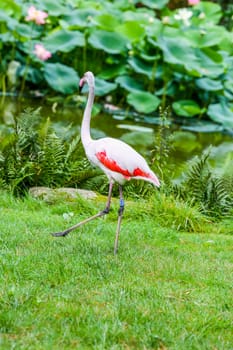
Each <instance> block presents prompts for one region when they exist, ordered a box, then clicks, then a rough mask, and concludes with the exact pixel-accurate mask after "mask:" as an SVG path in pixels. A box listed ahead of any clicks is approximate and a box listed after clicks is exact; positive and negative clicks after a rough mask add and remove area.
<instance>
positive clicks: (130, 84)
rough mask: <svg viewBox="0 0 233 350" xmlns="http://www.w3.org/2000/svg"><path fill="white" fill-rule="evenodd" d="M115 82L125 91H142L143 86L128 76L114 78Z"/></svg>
mask: <svg viewBox="0 0 233 350" xmlns="http://www.w3.org/2000/svg"><path fill="white" fill-rule="evenodd" d="M115 81H116V83H118V84H119V85H120V86H121V87H122V88H123V89H125V90H127V91H131V92H133V91H142V90H143V85H142V84H141V83H139V82H138V81H137V80H135V79H134V78H132V77H130V76H128V75H122V76H120V77H118V78H116V80H115Z"/></svg>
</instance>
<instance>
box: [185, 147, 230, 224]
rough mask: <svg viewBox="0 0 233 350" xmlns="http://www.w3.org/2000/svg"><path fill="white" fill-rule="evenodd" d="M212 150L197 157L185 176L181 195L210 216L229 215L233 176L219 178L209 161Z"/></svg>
mask: <svg viewBox="0 0 233 350" xmlns="http://www.w3.org/2000/svg"><path fill="white" fill-rule="evenodd" d="M209 155H210V148H209V149H207V150H206V151H204V152H203V154H202V155H201V156H200V157H196V158H195V159H194V160H193V161H192V162H191V164H190V167H189V169H188V171H187V172H186V173H185V175H184V180H183V182H182V183H181V185H180V187H179V186H178V192H179V195H181V196H182V197H183V198H185V199H186V200H189V201H190V202H191V203H192V204H195V205H198V206H199V207H200V210H201V211H202V212H204V213H205V214H208V215H210V216H217V217H219V216H222V215H227V214H228V213H229V212H230V211H231V210H232V206H233V196H232V194H233V175H229V174H228V175H224V174H223V175H221V176H217V175H216V174H215V173H214V171H213V170H212V169H211V167H210V165H209V163H208V159H209Z"/></svg>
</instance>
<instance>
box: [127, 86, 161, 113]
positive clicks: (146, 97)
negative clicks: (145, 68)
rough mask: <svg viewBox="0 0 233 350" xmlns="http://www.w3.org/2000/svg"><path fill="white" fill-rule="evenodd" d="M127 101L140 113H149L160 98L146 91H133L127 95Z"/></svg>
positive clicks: (158, 102) (156, 105) (153, 109)
mask: <svg viewBox="0 0 233 350" xmlns="http://www.w3.org/2000/svg"><path fill="white" fill-rule="evenodd" d="M127 102H128V103H129V104H130V105H131V106H133V107H134V109H135V110H136V111H138V112H141V113H151V112H153V111H155V110H156V109H157V107H158V106H159V104H160V99H159V98H158V97H157V96H155V95H153V94H151V93H150V92H146V91H134V92H131V93H129V95H128V96H127Z"/></svg>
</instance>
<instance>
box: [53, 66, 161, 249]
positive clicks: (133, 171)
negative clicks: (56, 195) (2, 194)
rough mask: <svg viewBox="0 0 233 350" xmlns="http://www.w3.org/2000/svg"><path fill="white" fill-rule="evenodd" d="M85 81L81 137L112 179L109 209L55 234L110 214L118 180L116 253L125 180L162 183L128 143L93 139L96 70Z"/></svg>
mask: <svg viewBox="0 0 233 350" xmlns="http://www.w3.org/2000/svg"><path fill="white" fill-rule="evenodd" d="M85 83H87V84H88V86H89V94H88V100H87V104H86V108H85V111H84V116H83V121H82V125H81V140H82V143H83V147H84V149H85V152H86V156H87V158H88V159H89V160H90V162H91V163H93V164H94V165H95V166H97V167H99V168H100V169H101V170H103V172H104V173H105V174H106V176H107V177H108V179H109V194H108V201H107V205H106V208H105V209H104V210H102V211H101V212H99V213H98V214H96V215H94V216H92V217H90V218H88V219H86V220H84V221H82V222H80V223H78V224H76V225H74V226H72V227H71V228H69V229H67V230H65V231H63V232H58V233H55V234H54V236H65V235H67V234H68V233H69V232H70V231H72V230H73V229H75V228H77V227H79V226H81V225H82V224H85V223H86V222H88V221H90V220H93V219H95V218H97V217H100V216H103V215H105V214H107V213H108V212H109V209H110V202H111V195H112V187H113V184H114V182H117V183H118V184H119V189H120V209H119V216H118V225H117V231H116V239H115V246H114V253H116V252H117V249H118V237H119V232H120V225H121V220H122V214H123V211H124V200H123V195H122V185H123V184H124V183H125V181H127V180H131V179H139V180H144V181H148V182H150V183H152V184H153V185H155V186H157V187H159V186H160V183H159V180H158V178H157V176H156V175H155V174H154V172H153V171H152V170H151V169H150V167H149V165H148V164H147V162H146V160H145V159H144V158H143V157H142V156H141V155H140V154H139V153H138V152H136V151H135V150H134V149H133V148H132V147H130V146H129V145H127V144H126V143H125V142H122V141H120V140H117V139H114V138H111V137H105V138H102V139H99V140H93V139H92V138H91V135H90V121H91V111H92V106H93V102H94V95H95V91H94V89H95V79H94V75H93V73H92V72H86V73H85V74H84V76H83V78H82V79H81V80H80V83H79V86H80V88H82V87H83V85H84V84H85Z"/></svg>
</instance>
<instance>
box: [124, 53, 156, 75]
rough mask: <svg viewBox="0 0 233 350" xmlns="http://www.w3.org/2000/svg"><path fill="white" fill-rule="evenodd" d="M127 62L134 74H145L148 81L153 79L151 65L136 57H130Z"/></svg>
mask: <svg viewBox="0 0 233 350" xmlns="http://www.w3.org/2000/svg"><path fill="white" fill-rule="evenodd" d="M128 62H129V64H130V66H131V67H132V68H133V69H134V71H135V72H137V73H141V74H145V75H146V76H147V77H148V78H149V79H152V78H153V77H154V75H153V65H152V64H150V63H148V62H147V63H145V62H143V61H142V60H140V59H139V58H137V57H131V58H130V59H129V60H128Z"/></svg>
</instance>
